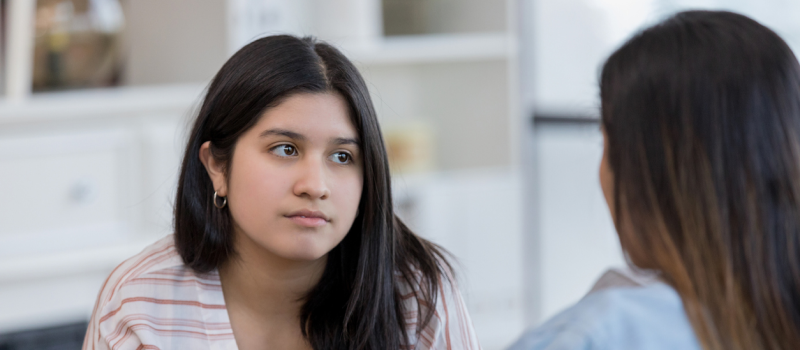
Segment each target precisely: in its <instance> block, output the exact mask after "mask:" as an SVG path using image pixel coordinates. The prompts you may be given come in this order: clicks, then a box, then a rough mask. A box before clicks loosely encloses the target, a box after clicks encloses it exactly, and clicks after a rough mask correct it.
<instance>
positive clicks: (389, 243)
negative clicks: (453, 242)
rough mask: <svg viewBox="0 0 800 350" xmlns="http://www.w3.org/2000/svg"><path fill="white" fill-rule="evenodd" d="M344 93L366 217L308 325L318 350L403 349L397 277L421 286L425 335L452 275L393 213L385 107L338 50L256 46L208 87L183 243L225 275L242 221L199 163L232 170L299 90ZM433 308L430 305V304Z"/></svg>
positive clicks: (180, 209)
mask: <svg viewBox="0 0 800 350" xmlns="http://www.w3.org/2000/svg"><path fill="white" fill-rule="evenodd" d="M318 92H335V93H339V94H341V95H342V96H343V97H344V98H345V100H346V101H347V103H348V105H349V108H350V117H351V121H352V123H353V125H354V126H355V129H356V130H357V132H358V136H359V140H360V142H361V145H360V146H361V147H360V148H361V150H362V156H363V164H364V167H363V168H364V188H363V190H362V195H361V202H360V204H359V214H358V216H357V217H356V219H355V221H354V223H353V226H352V227H351V229H350V231H349V232H348V233H347V235H346V236H345V238H344V239H343V240H342V242H341V243H340V244H339V245H337V246H336V247H335V248H333V250H331V251H330V252H329V253H328V262H327V265H326V267H325V271H324V272H323V275H322V278H321V280H320V282H319V283H318V284H317V286H316V287H315V288H313V289H312V290H311V291H310V292H309V294H308V295H307V296H306V298H305V304H304V305H303V307H302V314H301V324H300V325H298V326H299V327H301V328H302V330H303V334H304V336H306V338H307V339H308V340H309V342H310V344H311V345H312V346H313V347H314V349H398V348H399V347H400V346H401V344H405V343H406V341H407V339H408V334H407V333H406V332H407V331H406V324H405V319H404V311H405V310H404V309H403V303H402V300H401V296H400V294H399V292H398V285H397V283H398V280H397V276H396V275H395V274H396V273H398V274H399V278H400V280H401V281H403V282H404V283H407V284H409V285H411V286H419V291H418V292H417V293H416V295H415V297H416V300H417V302H418V303H419V304H420V305H425V306H426V307H420V308H419V309H420V310H427V311H425V312H424V313H423V314H422V315H420V316H419V317H420V322H419V324H418V327H417V331H419V330H420V329H422V327H423V326H424V325H425V324H426V323H427V322H428V321H430V319H431V317H432V315H433V311H434V307H432V306H433V305H435V302H436V295H437V292H438V289H437V288H438V285H439V282H441V278H442V277H443V276H448V275H449V273H451V272H452V271H451V269H450V266H449V264H448V263H447V261H446V259H445V257H444V256H443V250H441V249H440V248H439V247H437V246H435V245H434V244H432V243H430V242H428V241H426V240H424V239H422V238H420V237H418V236H416V235H415V234H414V233H412V232H411V231H410V230H409V229H408V228H407V227H406V226H405V225H404V224H403V223H402V222H401V221H400V220H399V219H398V218H397V217H396V216H395V215H394V211H393V208H392V196H391V190H390V178H389V166H388V162H387V156H386V149H385V148H384V143H383V138H382V136H381V132H380V128H379V126H378V121H377V118H376V115H375V110H374V108H373V105H372V101H371V100H370V97H369V93H368V91H367V87H366V84H365V83H364V80H363V79H362V77H361V75H360V74H359V73H358V71H357V70H356V68H355V66H353V64H352V63H351V62H350V61H349V60H347V58H345V57H344V55H342V54H341V53H340V52H339V51H338V50H337V49H335V48H334V47H332V46H330V45H327V44H325V43H322V42H317V41H315V40H314V39H313V38H296V37H293V36H288V35H280V36H270V37H266V38H262V39H259V40H256V41H254V42H252V43H250V44H249V45H247V46H245V47H244V48H242V49H241V50H239V51H238V52H237V53H236V54H234V55H233V57H231V58H230V59H229V60H228V62H226V63H225V65H224V66H223V67H222V68H221V69H220V71H219V72H218V73H217V75H216V76H215V77H214V79H213V80H212V82H211V84H210V86H209V87H208V92H207V94H206V97H205V99H204V101H203V104H202V107H201V109H200V112H199V115H198V116H197V120H196V122H195V124H194V127H193V128H192V132H191V135H190V137H189V141H188V144H187V146H186V153H185V154H184V158H183V165H182V167H181V173H180V178H179V183H178V192H177V198H176V200H175V243H176V247H177V249H178V252H179V253H180V255H181V257H182V258H183V261H184V262H185V263H186V265H187V266H189V267H191V268H192V269H194V270H195V271H198V272H208V271H211V270H213V269H216V268H218V267H219V266H220V265H221V264H222V263H223V262H225V261H226V260H227V259H229V258H230V257H231V256H232V255H233V254H235V252H234V251H233V241H232V237H233V234H232V232H233V231H232V221H231V220H232V219H231V215H230V213H229V212H228V210H227V207H226V208H225V209H223V210H219V209H217V208H216V207H215V206H214V203H213V202H212V200H213V194H214V188H213V187H212V183H211V180H210V178H209V176H208V174H207V173H206V171H205V168H204V167H203V165H202V164H201V163H200V160H199V159H198V152H199V150H200V146H201V145H202V144H203V143H204V142H206V141H211V145H212V146H211V152H212V154H213V156H214V157H215V158H216V159H217V160H218V161H221V162H222V163H223V164H230V160H231V158H232V155H233V152H234V148H235V146H236V141H237V140H238V139H239V136H240V135H242V133H244V132H245V131H247V130H248V129H249V128H251V127H252V126H253V125H254V124H255V123H256V122H257V120H258V118H259V116H261V115H262V114H263V113H264V111H265V110H266V109H268V108H270V107H274V106H276V105H277V104H279V103H280V102H281V101H282V100H283V99H285V98H286V97H288V96H290V95H291V94H296V93H318ZM429 306H430V307H429Z"/></svg>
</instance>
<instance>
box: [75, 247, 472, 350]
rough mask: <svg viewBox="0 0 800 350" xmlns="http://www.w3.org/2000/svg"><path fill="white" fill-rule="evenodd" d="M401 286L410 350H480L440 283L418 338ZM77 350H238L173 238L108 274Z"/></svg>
mask: <svg viewBox="0 0 800 350" xmlns="http://www.w3.org/2000/svg"><path fill="white" fill-rule="evenodd" d="M400 288H401V292H402V293H403V294H404V295H405V297H404V298H403V302H404V303H405V309H406V315H405V318H406V327H407V329H408V334H409V338H410V339H409V344H410V346H407V348H408V349H416V350H428V349H442V350H444V349H447V350H451V349H467V350H471V349H480V345H479V344H478V339H477V337H476V336H475V331H474V330H473V327H472V322H471V321H470V318H469V314H468V313H467V309H466V306H465V304H464V301H463V300H462V298H461V295H460V293H459V292H458V289H457V288H452V286H451V285H450V284H449V283H443V285H440V288H439V298H438V300H437V303H436V310H435V312H434V316H433V318H432V319H431V321H430V323H429V324H428V325H427V326H426V327H425V329H423V330H422V332H421V333H419V334H418V335H417V333H416V326H417V319H418V315H419V308H418V305H417V302H416V301H415V298H413V295H414V294H413V292H414V289H418V288H419V286H413V287H412V286H408V285H407V284H405V283H401V284H400ZM412 288H414V289H412ZM422 307H423V308H424V307H425V306H424V305H423V306H422ZM83 349H84V350H106V349H137V350H138V349H213V350H223V349H225V350H235V349H237V346H236V341H235V339H234V337H233V331H232V330H231V324H230V320H229V319H228V311H227V309H226V307H225V299H224V297H223V295H222V286H221V284H220V280H219V274H218V273H217V271H213V272H211V273H207V274H199V273H196V272H194V271H193V270H192V269H190V268H188V267H187V266H185V265H184V264H183V261H182V260H181V257H180V255H178V252H177V250H176V249H175V244H174V238H173V236H172V235H170V236H167V237H165V238H163V239H161V240H159V241H158V242H156V243H154V244H153V245H151V246H149V247H147V248H145V250H144V251H142V252H141V253H139V254H137V255H136V256H134V257H132V258H130V259H128V260H126V261H125V262H123V263H122V264H120V265H119V266H117V268H116V269H114V271H113V272H111V276H109V277H108V279H107V280H106V282H105V284H104V285H103V288H102V289H101V291H100V295H99V296H98V299H97V303H96V304H95V308H94V312H93V314H92V319H91V321H90V322H89V329H88V330H87V332H86V338H85V340H84V344H83Z"/></svg>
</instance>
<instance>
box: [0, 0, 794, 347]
mask: <svg viewBox="0 0 800 350" xmlns="http://www.w3.org/2000/svg"><path fill="white" fill-rule="evenodd" d="M689 8H714V9H730V10H734V11H737V12H741V13H744V14H746V15H749V16H751V17H753V18H755V19H756V20H759V21H761V22H762V23H764V24H766V25H767V26H770V27H771V28H773V29H774V30H776V31H777V32H778V33H779V34H780V35H781V36H783V37H784V38H785V39H786V40H787V41H788V42H789V44H790V45H791V46H792V47H794V48H798V47H800V2H798V1H795V0H759V1H755V0H695V1H689V0H202V1H201V0H0V185H2V187H3V189H4V190H3V191H2V196H0V198H1V199H0V349H2V350H9V349H79V348H80V344H81V343H82V341H83V335H84V332H85V327H86V322H87V321H88V317H89V315H90V313H91V311H92V307H93V305H94V301H95V298H96V297H97V293H98V291H99V290H100V287H101V285H102V283H103V281H104V279H105V277H107V276H108V274H109V273H110V272H111V270H112V269H113V268H114V267H115V266H116V265H117V264H119V263H120V262H121V261H122V260H124V259H125V258H127V257H130V256H132V255H134V254H136V253H137V252H138V251H140V250H141V249H142V248H144V247H145V246H146V245H148V244H150V243H152V242H154V241H156V240H157V239H159V238H161V237H163V236H164V235H167V234H169V233H171V225H172V223H171V215H172V201H173V196H174V192H175V186H176V183H177V180H176V176H177V172H178V166H179V163H180V157H181V154H182V151H183V147H184V146H185V145H184V142H185V138H186V136H187V127H188V126H189V125H190V123H191V122H192V118H193V117H194V113H195V111H196V108H197V107H198V105H199V103H200V102H201V101H200V99H201V97H202V94H203V90H204V88H205V86H206V85H207V84H208V82H209V81H210V79H211V78H212V76H213V75H214V73H216V71H217V70H218V69H219V68H220V67H221V65H222V64H223V63H224V62H225V60H226V59H227V58H228V57H229V56H230V55H231V54H233V53H234V52H235V51H236V50H237V49H239V48H240V47H242V46H243V45H245V44H247V43H248V42H250V41H252V40H253V39H255V38H258V37H260V36H264V35H268V34H275V33H293V34H298V35H314V36H316V37H318V38H319V39H322V40H325V41H328V42H331V43H333V44H335V45H337V46H338V47H339V48H340V49H341V50H342V51H343V52H344V53H345V54H346V55H347V56H348V57H350V59H351V60H353V61H354V62H355V63H356V64H357V66H358V68H359V69H360V70H361V72H362V74H363V75H364V77H365V79H366V81H367V84H368V85H369V88H370V91H371V93H372V98H373V102H374V103H375V105H376V108H377V111H378V116H379V119H380V121H381V124H382V125H381V126H382V128H383V131H384V135H385V137H386V143H387V147H388V150H389V153H390V160H391V168H392V172H393V175H394V184H393V187H394V191H395V192H394V196H395V205H396V208H397V209H398V211H399V213H400V215H401V216H402V217H403V219H404V220H406V221H407V223H408V224H409V226H410V227H411V228H413V229H414V230H416V231H417V232H418V233H419V234H421V235H422V236H424V237H427V238H429V239H431V240H433V241H435V242H437V243H439V244H441V245H443V246H444V247H445V248H447V249H448V250H449V251H450V252H452V253H453V255H454V256H455V257H456V258H457V268H458V270H459V272H460V274H459V276H458V280H459V283H460V285H461V288H462V290H463V293H464V295H465V298H466V301H467V304H468V308H469V311H470V313H471V316H472V320H473V324H474V327H475V329H476V331H477V335H478V337H479V339H480V341H481V343H482V345H483V348H484V349H486V350H495V349H503V348H505V347H506V346H507V345H509V344H510V343H511V342H512V341H513V340H515V339H516V337H518V336H519V335H520V334H521V333H522V331H523V330H524V329H525V328H527V327H532V326H535V325H537V324H539V323H540V322H541V321H543V320H545V319H546V318H548V317H550V316H552V315H554V314H555V313H557V312H558V311H560V310H562V309H563V308H564V307H566V306H568V305H569V304H571V303H574V302H576V301H577V300H579V299H580V298H581V297H582V296H583V295H584V294H585V293H586V291H588V290H589V288H590V287H591V285H592V283H593V282H594V281H595V279H596V278H597V277H599V275H600V274H601V273H602V272H603V271H604V270H605V269H607V268H609V267H612V266H624V264H625V262H624V258H623V256H622V253H621V251H620V248H619V244H618V242H617V239H616V234H615V232H614V227H613V224H612V222H611V219H610V216H609V214H608V210H607V208H606V205H605V202H604V199H603V196H602V193H601V190H600V186H599V183H598V180H597V167H598V164H599V161H600V157H601V154H602V136H601V134H600V129H599V123H598V121H597V118H598V103H599V102H598V91H597V87H596V85H597V84H596V83H597V76H598V73H599V69H600V65H601V64H602V62H603V61H604V59H605V56H606V55H608V54H609V53H610V52H611V51H612V50H613V49H614V48H615V47H616V46H618V45H620V44H621V43H622V42H623V41H624V40H625V39H626V38H627V37H629V36H630V35H631V34H632V33H634V32H635V31H636V30H637V29H638V28H641V27H642V26H644V25H646V24H648V23H652V22H654V21H655V20H657V19H659V18H663V17H664V16H666V15H669V14H671V13H674V12H675V11H678V10H682V9H689Z"/></svg>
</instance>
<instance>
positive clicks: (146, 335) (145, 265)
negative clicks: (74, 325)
mask: <svg viewBox="0 0 800 350" xmlns="http://www.w3.org/2000/svg"><path fill="white" fill-rule="evenodd" d="M215 311H221V313H220V312H216V313H217V314H214V313H215ZM214 319H218V320H217V322H216V323H219V325H218V326H220V327H218V328H220V330H221V331H223V332H222V333H226V332H225V329H224V328H227V329H228V330H229V328H230V327H229V324H228V323H227V311H226V309H225V302H224V298H223V296H222V287H221V285H220V282H219V275H218V274H217V273H216V272H212V273H208V274H198V273H196V272H194V271H193V270H191V269H190V268H189V267H187V266H186V265H184V263H183V261H182V259H181V257H180V255H179V254H178V252H177V250H176V249H175V244H174V238H173V236H172V235H169V236H167V237H165V238H163V239H161V240H159V241H157V242H155V243H153V244H152V245H150V246H148V247H147V248H145V249H144V250H143V251H142V252H140V253H139V254H136V255H135V256H133V257H131V258H129V259H127V260H125V261H124V262H122V263H121V264H120V265H119V266H117V267H116V268H115V269H114V270H113V271H112V272H111V274H110V275H109V277H108V279H107V280H106V282H105V283H104V285H103V287H102V288H101V290H100V294H99V295H98V298H97V301H96V303H95V307H94V311H93V312H92V318H91V320H90V323H89V329H88V330H87V334H86V339H85V341H84V349H95V348H97V349H104V348H106V347H108V348H120V347H121V348H126V346H125V345H131V344H156V343H158V339H156V338H158V337H159V336H158V334H171V333H174V332H175V331H176V327H179V328H181V329H182V330H185V331H187V332H194V333H197V334H203V333H207V329H206V328H207V326H208V324H213V323H214ZM209 321H210V322H209ZM222 326H225V327H222ZM192 328H197V329H192ZM187 334H191V333H187ZM231 336H232V334H231ZM128 343H131V344H128Z"/></svg>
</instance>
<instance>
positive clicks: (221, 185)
mask: <svg viewBox="0 0 800 350" xmlns="http://www.w3.org/2000/svg"><path fill="white" fill-rule="evenodd" d="M198 156H200V161H201V162H203V166H205V167H206V172H208V177H210V178H211V182H212V183H213V184H214V191H217V196H220V197H226V196H227V195H228V186H227V184H228V181H226V179H225V172H224V171H223V165H222V164H221V163H220V162H218V161H217V159H216V158H214V155H213V154H211V141H206V142H204V143H203V144H202V145H201V146H200V152H199V154H198Z"/></svg>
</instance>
